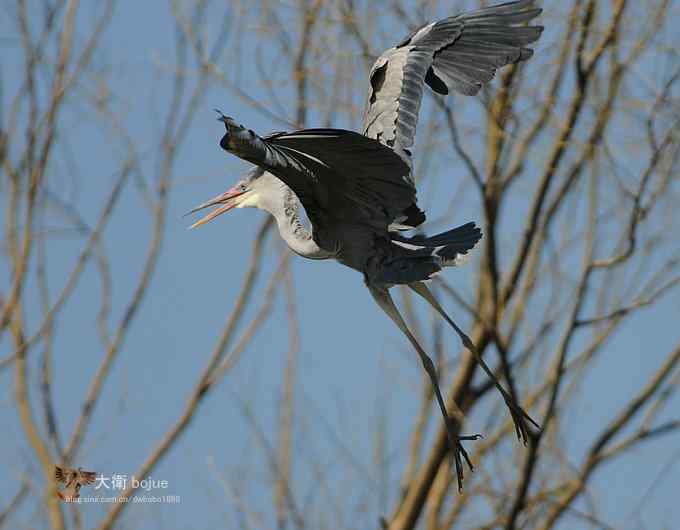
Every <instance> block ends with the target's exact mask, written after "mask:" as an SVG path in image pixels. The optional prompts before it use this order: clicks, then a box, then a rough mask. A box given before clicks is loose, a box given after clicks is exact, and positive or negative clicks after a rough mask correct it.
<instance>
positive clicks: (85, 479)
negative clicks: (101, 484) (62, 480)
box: [78, 471, 97, 486]
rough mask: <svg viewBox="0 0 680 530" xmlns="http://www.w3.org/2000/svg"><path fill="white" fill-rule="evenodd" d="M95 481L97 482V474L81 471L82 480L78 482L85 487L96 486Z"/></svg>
mask: <svg viewBox="0 0 680 530" xmlns="http://www.w3.org/2000/svg"><path fill="white" fill-rule="evenodd" d="M95 480H97V473H95V472H94V471H80V480H78V482H79V483H80V484H82V485H83V486H89V485H90V484H94V481H95Z"/></svg>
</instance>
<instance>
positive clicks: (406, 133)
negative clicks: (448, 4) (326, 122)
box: [363, 0, 543, 167]
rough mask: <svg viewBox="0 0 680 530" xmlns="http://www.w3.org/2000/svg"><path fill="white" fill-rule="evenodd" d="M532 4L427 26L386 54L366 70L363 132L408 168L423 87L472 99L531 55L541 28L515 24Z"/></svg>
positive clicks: (530, 14)
mask: <svg viewBox="0 0 680 530" xmlns="http://www.w3.org/2000/svg"><path fill="white" fill-rule="evenodd" d="M533 5H534V0H520V1H515V2H507V3H505V4H500V5H497V6H492V7H487V8H484V9H478V10H476V11H471V12H469V13H462V14H460V15H456V16H453V17H449V18H446V19H444V20H440V21H439V22H436V23H431V24H426V25H425V26H423V27H421V28H420V29H418V30H417V31H415V32H414V33H413V34H411V35H410V36H409V37H408V38H406V39H405V40H404V41H402V42H401V43H400V44H399V45H398V46H396V47H394V48H391V49H389V50H387V51H385V52H384V53H383V54H382V55H381V56H380V57H379V58H378V60H377V61H376V62H375V64H374V65H373V68H372V69H371V75H370V82H371V83H370V84H371V87H370V89H369V95H368V102H367V104H366V112H365V114H364V127H363V132H364V134H365V135H366V136H369V137H370V138H375V139H377V140H378V141H380V142H382V143H384V144H385V145H388V146H389V147H391V148H393V149H394V150H395V151H396V152H397V153H398V154H399V155H400V156H401V157H402V158H403V159H404V161H405V162H406V163H407V164H408V165H409V167H411V151H410V148H411V146H412V145H413V141H414V138H415V133H416V125H417V122H418V112H419V110H420V103H421V100H422V95H423V84H427V85H428V86H429V87H430V88H431V89H432V90H434V91H435V92H437V93H440V94H448V93H449V92H450V91H451V90H454V91H456V92H460V93H462V94H466V95H474V94H476V93H477V92H478V91H479V89H480V88H481V87H482V85H484V84H485V83H488V82H489V81H490V80H491V79H492V78H493V76H494V74H495V73H496V70H497V69H498V68H500V67H502V66H505V65H507V64H510V63H515V62H518V61H523V60H525V59H528V58H529V57H531V55H532V53H533V51H532V50H531V49H529V48H527V47H526V46H527V45H529V44H531V43H532V42H534V41H536V40H537V39H538V38H539V36H540V35H541V32H542V31H543V28H542V27H540V26H518V25H517V24H524V23H526V22H529V21H530V20H532V19H533V18H535V17H536V16H538V15H539V14H540V13H541V9H538V8H535V7H533Z"/></svg>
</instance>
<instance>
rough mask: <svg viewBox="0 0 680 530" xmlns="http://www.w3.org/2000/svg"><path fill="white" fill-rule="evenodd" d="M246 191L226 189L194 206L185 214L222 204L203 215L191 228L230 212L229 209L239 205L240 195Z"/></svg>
mask: <svg viewBox="0 0 680 530" xmlns="http://www.w3.org/2000/svg"><path fill="white" fill-rule="evenodd" d="M244 193H245V192H244V191H241V190H239V189H235V188H232V189H230V190H227V191H225V192H224V193H222V194H221V195H218V196H217V197H213V198H212V199H210V200H209V201H207V202H204V203H203V204H199V205H198V206H196V208H194V209H193V210H191V211H190V212H187V213H186V214H185V215H190V214H192V213H195V212H198V211H200V210H203V209H205V208H209V207H211V206H218V205H221V206H219V208H215V209H214V210H213V211H212V212H210V213H209V214H208V215H206V216H205V217H201V218H200V219H199V220H198V221H196V222H195V223H194V224H192V225H191V226H190V227H189V229H191V228H196V227H197V226H201V225H202V224H205V223H207V222H208V221H212V220H213V219H215V217H217V216H219V215H222V214H223V213H224V212H228V211H229V210H231V209H232V208H234V207H235V206H237V205H238V203H239V202H240V200H239V197H241V196H242V195H243V194H244Z"/></svg>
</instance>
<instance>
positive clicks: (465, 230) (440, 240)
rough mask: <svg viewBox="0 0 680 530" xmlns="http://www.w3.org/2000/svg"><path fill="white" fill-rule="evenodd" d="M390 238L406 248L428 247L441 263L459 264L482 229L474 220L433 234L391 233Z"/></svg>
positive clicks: (479, 237) (447, 264) (476, 240)
mask: <svg viewBox="0 0 680 530" xmlns="http://www.w3.org/2000/svg"><path fill="white" fill-rule="evenodd" d="M391 238H392V241H394V242H395V243H397V244H401V245H402V246H406V247H407V248H411V247H415V248H417V249H423V250H425V249H429V250H430V251H431V255H433V256H437V257H439V258H440V259H441V265H442V266H444V267H447V266H457V265H461V263H463V262H464V261H465V259H466V258H467V257H468V252H469V251H470V250H472V249H473V248H474V246H475V245H476V244H477V242H478V241H479V240H480V239H481V238H482V231H481V230H480V229H479V227H478V226H477V225H475V223H474V222H469V223H466V224H464V225H461V226H458V227H456V228H453V229H451V230H447V231H446V232H442V233H440V234H436V235H434V236H429V237H428V236H425V235H416V236H413V237H405V236H402V235H400V234H398V233H393V234H391ZM415 248H414V249H415Z"/></svg>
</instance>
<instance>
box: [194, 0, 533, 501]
mask: <svg viewBox="0 0 680 530" xmlns="http://www.w3.org/2000/svg"><path fill="white" fill-rule="evenodd" d="M540 13H541V9H538V8H536V7H535V6H534V0H520V1H514V2H506V3H504V4H500V5H496V6H493V7H487V8H483V9H478V10H476V11H471V12H468V13H462V14H459V15H456V16H452V17H449V18H445V19H443V20H440V21H438V22H434V23H430V24H426V25H424V26H422V27H421V28H419V29H417V30H416V31H415V32H413V33H412V34H411V35H409V36H408V37H406V38H405V39H404V40H403V41H401V42H400V43H399V44H397V45H396V46H395V47H393V48H390V49H389V50H387V51H385V52H384V53H383V54H382V55H381V56H380V57H379V58H378V59H377V61H376V62H375V64H374V65H373V67H372V68H371V72H370V76H369V80H370V85H369V89H368V100H367V103H366V111H365V114H364V122H363V128H362V134H360V133H357V132H352V131H347V130H342V129H303V130H298V131H293V132H282V133H275V134H271V135H269V136H259V135H257V134H256V133H254V132H253V131H251V130H249V129H247V128H245V127H243V126H242V125H239V124H238V123H237V122H236V121H234V120H233V119H232V118H230V117H227V116H225V115H223V114H222V113H220V116H219V118H218V119H219V120H220V121H222V122H223V123H224V126H225V128H226V132H225V134H224V136H223V137H222V139H221V141H220V146H221V147H222V148H223V149H225V150H226V151H228V152H230V153H232V154H234V155H236V156H238V157H239V158H242V159H244V160H247V161H248V162H251V163H252V164H254V165H255V167H254V168H252V169H251V170H250V171H249V173H248V174H247V175H246V177H245V178H244V179H243V180H241V181H240V182H238V183H237V184H236V185H235V186H234V187H233V188H231V189H229V190H228V191H226V192H225V193H222V194H221V195H219V196H217V197H215V198H213V199H211V200H209V201H207V202H205V203H203V204H201V205H199V206H198V207H196V208H194V209H193V210H192V211H191V212H189V213H193V212H196V211H199V210H202V209H204V208H208V207H215V208H214V209H213V210H212V211H211V212H210V213H209V214H208V215H206V216H205V217H203V218H201V219H200V220H198V221H197V222H196V223H194V224H193V225H192V226H191V227H192V228H193V227H196V226H199V225H202V224H204V223H206V222H208V221H210V220H212V219H214V218H216V217H217V216H219V215H221V214H223V213H224V212H227V211H229V210H231V209H232V208H245V207H256V208H259V209H262V210H265V211H267V212H269V213H270V214H271V215H272V216H274V218H275V219H276V222H277V225H278V229H279V233H280V234H281V237H282V238H283V239H284V240H285V242H286V243H287V244H288V246H289V247H290V248H291V250H292V251H293V252H295V253H296V254H299V255H300V256H302V257H305V258H309V259H335V260H337V261H339V262H340V263H342V264H343V265H346V266H348V267H351V268H352V269H355V270H357V271H359V272H361V273H362V274H363V276H364V282H365V284H366V286H367V287H368V290H369V292H370V293H371V295H372V296H373V298H374V299H375V301H376V302H377V303H378V305H379V306H380V307H381V308H382V310H383V311H384V312H385V313H387V315H388V316H389V317H390V318H391V319H392V320H393V321H394V323H395V324H396V325H397V326H398V327H399V329H400V330H401V331H402V332H403V333H404V335H406V337H407V338H408V340H409V341H410V343H411V344H412V345H413V347H414V349H415V350H416V352H417V353H418V355H419V357H420V360H421V361H422V364H423V366H424V368H425V370H426V372H427V374H428V375H429V377H430V380H431V382H432V386H433V388H434V393H435V396H436V400H437V403H438V405H439V408H440V409H441V412H442V415H443V417H444V421H445V425H446V431H447V435H448V440H449V444H450V446H451V454H452V456H453V458H454V463H455V467H456V474H457V479H458V486H459V488H460V487H461V485H462V479H463V466H462V459H461V456H462V457H464V458H465V460H466V462H467V464H468V466H469V467H470V469H471V470H472V465H471V463H470V460H469V458H468V455H467V453H466V452H465V449H464V448H463V446H462V445H461V443H460V441H461V440H470V439H476V438H478V437H479V435H473V436H458V435H457V430H456V425H455V424H454V423H453V421H452V419H451V418H450V417H449V414H448V412H447V410H446V405H445V402H444V399H443V397H442V394H441V391H440V389H439V383H438V378H437V373H436V370H435V366H434V364H433V362H432V360H431V359H430V357H429V356H428V355H427V353H426V352H425V351H424V350H423V348H422V347H421V346H420V344H419V343H418V341H417V340H416V338H415V337H414V335H413V334H412V333H411V331H410V330H409V328H408V326H407V325H406V322H405V321H404V319H403V318H402V316H401V314H400V312H399V310H398V309H397V307H396V305H395V303H394V301H393V299H392V297H391V295H390V292H389V289H390V288H391V287H393V286H395V285H407V286H408V287H410V288H411V289H412V290H413V291H414V292H416V293H417V294H418V295H420V296H421V297H423V298H424V299H425V300H426V301H427V302H428V303H429V304H430V305H431V306H432V307H433V308H434V310H435V311H437V312H438V313H439V314H440V315H441V316H442V318H444V319H445V320H446V321H447V322H448V324H449V325H450V326H452V327H453V328H454V330H455V331H456V333H457V334H458V335H459V336H460V338H461V339H462V341H463V344H464V346H465V347H466V348H468V349H469V350H470V351H471V352H472V353H473V354H474V355H475V357H476V359H477V361H478V362H479V364H480V365H481V366H482V368H483V369H484V371H485V372H486V373H487V374H488V376H489V377H490V378H492V379H493V381H494V384H495V386H496V388H497V389H498V390H499V392H500V393H501V395H502V396H503V399H504V400H505V403H506V404H507V406H508V408H509V410H510V414H511V417H512V419H513V421H514V424H515V428H516V432H517V436H518V438H519V439H520V440H521V441H523V442H524V443H526V441H527V439H528V436H529V433H530V430H529V423H532V424H533V425H534V426H536V427H537V428H538V425H537V424H536V423H535V422H534V421H533V420H532V419H531V418H530V417H529V416H528V415H527V413H526V412H525V411H524V410H523V409H522V408H521V407H520V406H519V405H518V404H517V403H516V402H515V400H514V399H513V398H512V396H511V395H510V394H509V393H508V392H507V391H506V390H505V389H504V388H503V386H502V385H501V384H500V382H499V381H498V379H497V378H496V377H495V375H494V374H493V372H492V371H491V370H490V369H489V367H488V366H487V365H486V363H485V362H484V360H483V359H482V357H481V356H480V355H479V353H478V351H477V350H476V348H475V346H474V344H473V343H472V341H471V340H470V339H469V338H468V337H467V335H465V333H464V332H463V331H462V330H461V329H460V328H459V327H458V326H457V325H456V324H455V323H454V322H453V320H452V319H451V318H450V317H449V316H448V315H447V314H446V313H445V311H444V310H443V308H442V307H441V305H440V304H439V303H438V302H437V300H436V299H435V298H434V296H433V295H432V293H431V292H430V290H429V288H428V286H427V285H426V284H425V283H424V282H425V281H427V280H429V279H431V278H432V277H433V276H434V275H435V274H437V273H438V272H440V271H441V270H442V269H443V268H445V267H449V266H456V265H458V264H460V262H461V261H462V258H464V257H465V256H466V254H467V253H468V252H469V251H470V250H471V249H472V248H473V247H474V246H475V244H476V243H477V242H478V241H479V239H480V238H481V237H482V234H481V231H480V229H479V228H477V227H476V226H475V224H474V223H472V222H471V223H467V224H464V225H462V226H459V227H457V228H454V229H452V230H449V231H446V232H443V233H440V234H437V235H434V236H430V237H427V236H423V235H413V236H407V235H404V234H403V232H404V231H407V230H412V229H414V228H416V227H417V226H419V225H421V224H422V223H423V222H424V221H425V213H424V212H423V211H422V210H420V208H419V207H418V205H417V203H416V188H415V182H414V179H413V175H412V161H411V157H412V154H411V147H412V145H413V141H414V137H415V132H416V123H417V120H418V112H419V108H420V103H421V99H422V95H423V89H424V86H428V87H429V88H430V89H431V90H433V91H434V92H436V93H438V94H448V93H449V92H451V91H455V92H459V93H462V94H465V95H474V94H476V93H477V92H478V91H479V90H480V88H481V87H482V86H483V85H484V84H485V83H487V82H489V81H490V80H491V79H492V78H493V77H494V74H495V72H496V70H497V69H499V68H501V67H503V66H505V65H508V64H514V63H517V62H520V61H524V60H526V59H528V58H529V57H531V55H532V54H533V51H532V50H531V49H530V48H528V47H527V46H528V45H529V44H531V43H532V42H534V41H536V40H537V39H538V38H539V36H540V35H541V32H542V30H543V28H542V27H540V26H528V25H526V23H527V22H529V21H531V20H532V19H534V18H535V17H536V16H538V15H539V14H540ZM218 112H219V111H218ZM301 207H302V208H304V211H305V212H306V214H307V219H308V220H309V225H311V226H309V225H307V224H306V223H305V222H304V221H303V220H302V217H301V215H300V213H301V212H300V208H301ZM457 416H458V417H457V419H458V422H459V423H460V421H461V419H462V413H461V412H460V411H457Z"/></svg>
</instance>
